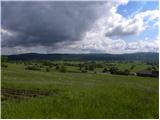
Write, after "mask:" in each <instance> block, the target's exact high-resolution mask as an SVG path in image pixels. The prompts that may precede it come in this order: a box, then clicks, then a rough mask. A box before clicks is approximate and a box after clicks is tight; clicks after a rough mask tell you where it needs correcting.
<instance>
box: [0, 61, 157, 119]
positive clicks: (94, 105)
mask: <svg viewBox="0 0 160 120" xmlns="http://www.w3.org/2000/svg"><path fill="white" fill-rule="evenodd" d="M2 87H9V88H19V89H41V90H50V91H54V92H55V93H56V94H55V95H54V96H48V97H44V98H32V99H29V100H21V101H15V100H12V99H11V100H8V101H5V102H4V103H2V118H158V78H148V77H147V78H143V77H136V76H130V77H127V76H118V75H115V76H112V75H105V74H91V73H58V72H53V71H51V72H48V73H47V72H41V71H26V70H24V66H22V65H16V64H10V65H9V68H6V69H5V68H3V70H2Z"/></svg>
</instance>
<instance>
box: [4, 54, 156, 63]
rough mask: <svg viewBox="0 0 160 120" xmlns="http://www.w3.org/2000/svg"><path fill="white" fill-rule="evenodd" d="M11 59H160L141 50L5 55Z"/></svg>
mask: <svg viewBox="0 0 160 120" xmlns="http://www.w3.org/2000/svg"><path fill="white" fill-rule="evenodd" d="M5 56H7V57H8V58H9V60H22V61H23V60H99V61H100V60H102V61H103V60H105V61H115V60H121V61H123V60H141V61H156V62H158V61H159V53H154V52H141V53H125V54H97V53H91V54H58V53H55V54H38V53H26V54H18V55H5Z"/></svg>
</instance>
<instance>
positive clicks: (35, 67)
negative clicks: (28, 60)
mask: <svg viewBox="0 0 160 120" xmlns="http://www.w3.org/2000/svg"><path fill="white" fill-rule="evenodd" d="M25 69H26V70H41V69H40V68H39V67H38V66H34V65H33V66H32V65H31V66H27V67H26V68H25Z"/></svg>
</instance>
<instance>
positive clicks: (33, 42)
mask: <svg viewBox="0 0 160 120" xmlns="http://www.w3.org/2000/svg"><path fill="white" fill-rule="evenodd" d="M158 15H159V3H158V0H157V1H156V0H154V1H149V0H146V1H145V0H143V1H131V0H114V1H111V0H108V1H99V2H96V1H76V2H74V1H59V2H58V1H2V2H1V53H2V54H7V55H8V54H21V53H43V54H49V53H76V54H78V53H111V54H122V53H133V52H158V51H159V46H158V45H159V36H158V28H159V26H158V24H159V20H158V17H159V16H158Z"/></svg>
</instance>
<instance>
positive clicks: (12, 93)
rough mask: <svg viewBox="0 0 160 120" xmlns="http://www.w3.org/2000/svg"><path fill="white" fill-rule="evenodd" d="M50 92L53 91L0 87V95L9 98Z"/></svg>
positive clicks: (34, 95) (42, 94)
mask: <svg viewBox="0 0 160 120" xmlns="http://www.w3.org/2000/svg"><path fill="white" fill-rule="evenodd" d="M52 94H53V93H51V92H49V91H39V90H24V89H21V90H20V89H11V88H1V95H2V96H4V97H9V98H30V97H43V96H50V95H52ZM2 101H3V100H2Z"/></svg>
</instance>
